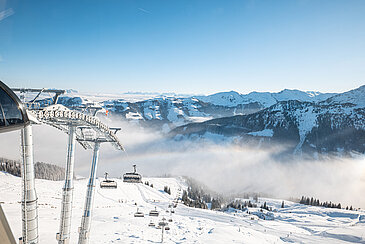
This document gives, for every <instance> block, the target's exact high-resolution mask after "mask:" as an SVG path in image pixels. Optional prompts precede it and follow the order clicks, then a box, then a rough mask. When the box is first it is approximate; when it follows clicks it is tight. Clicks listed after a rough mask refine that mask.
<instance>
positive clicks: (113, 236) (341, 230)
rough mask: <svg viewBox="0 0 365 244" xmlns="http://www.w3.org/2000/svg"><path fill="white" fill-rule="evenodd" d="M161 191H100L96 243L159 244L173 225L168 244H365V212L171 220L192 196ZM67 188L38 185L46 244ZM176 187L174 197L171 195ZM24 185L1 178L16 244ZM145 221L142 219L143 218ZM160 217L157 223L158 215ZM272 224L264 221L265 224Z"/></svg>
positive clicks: (295, 210)
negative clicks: (162, 224)
mask: <svg viewBox="0 0 365 244" xmlns="http://www.w3.org/2000/svg"><path fill="white" fill-rule="evenodd" d="M143 180H144V181H149V183H152V184H153V185H154V187H153V188H151V187H150V186H146V185H144V184H131V183H123V182H122V181H121V180H116V181H117V183H118V188H117V189H100V188H99V183H100V182H99V181H97V187H96V191H95V201H94V214H93V222H92V230H91V235H90V243H159V242H160V241H161V229H157V228H154V227H149V226H148V224H149V223H150V221H152V222H153V223H155V224H156V225H158V222H159V221H160V220H161V219H162V217H165V218H166V219H167V220H168V219H170V218H171V219H172V220H173V222H168V223H169V227H170V230H167V231H165V233H164V238H165V242H166V243H255V244H257V243H349V242H352V243H365V212H363V211H348V210H339V209H328V208H321V207H311V206H305V205H300V204H297V203H293V202H289V201H285V208H281V207H280V206H281V202H282V201H281V200H273V199H259V201H260V202H259V203H258V206H260V205H261V204H262V203H263V202H264V201H266V202H267V205H268V206H269V207H272V208H273V210H274V211H272V212H269V213H268V212H267V211H265V210H264V212H263V213H261V212H260V210H259V209H257V208H250V209H249V211H250V213H251V214H247V213H246V212H242V211H236V210H234V209H229V210H227V211H225V212H218V211H212V210H203V209H196V208H190V207H186V206H185V205H183V204H181V203H179V204H178V206H177V208H174V210H175V213H168V212H166V210H168V209H169V208H168V205H169V204H171V203H172V201H173V200H174V198H176V197H177V196H179V195H181V191H182V190H183V189H186V185H185V183H184V181H183V179H180V178H177V179H175V178H148V179H147V178H145V179H143ZM86 184H87V180H86V179H81V180H76V181H75V192H74V208H73V218H72V235H71V242H70V243H76V242H77V239H78V233H77V229H78V227H79V226H80V221H81V214H82V210H83V204H84V196H85V193H86ZM62 185H63V183H62V182H60V181H58V182H57V181H47V180H36V187H37V194H38V198H39V200H38V205H39V231H40V233H39V234H40V243H56V238H55V237H56V232H58V228H59V217H60V205H61V188H62ZM164 186H169V187H170V189H171V195H168V194H167V193H164V192H163V187H164ZM20 193H21V179H20V178H19V177H15V176H12V175H10V174H6V173H3V172H0V201H1V202H3V203H2V206H3V208H4V211H5V214H6V215H7V218H8V221H9V222H10V225H11V227H12V229H13V231H14V235H15V236H16V237H20V235H21V206H20V202H19V201H20V196H21V194H20ZM137 207H138V208H139V210H140V211H142V212H144V214H145V217H144V218H136V217H134V213H135V212H136V210H137ZM155 207H156V208H157V210H158V211H159V212H160V216H159V217H150V216H148V213H149V211H150V210H153V209H154V208H155ZM262 215H265V216H266V219H269V218H270V216H271V217H273V218H274V220H263V219H261V218H259V217H258V216H261V217H263V216H262Z"/></svg>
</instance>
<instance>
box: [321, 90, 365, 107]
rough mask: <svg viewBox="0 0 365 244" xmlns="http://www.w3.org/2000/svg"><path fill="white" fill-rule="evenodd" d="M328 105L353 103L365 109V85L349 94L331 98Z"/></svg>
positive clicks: (345, 93)
mask: <svg viewBox="0 0 365 244" xmlns="http://www.w3.org/2000/svg"><path fill="white" fill-rule="evenodd" d="M326 103H328V104H346V103H352V104H354V105H356V107H359V108H363V107H365V85H363V86H360V87H359V88H357V89H353V90H351V91H348V92H344V93H341V94H338V95H336V96H333V97H331V98H329V99H328V100H327V101H326Z"/></svg>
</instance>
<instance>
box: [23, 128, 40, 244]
mask: <svg viewBox="0 0 365 244" xmlns="http://www.w3.org/2000/svg"><path fill="white" fill-rule="evenodd" d="M21 148H22V158H23V163H22V188H23V191H22V235H23V236H22V238H20V239H21V243H24V244H37V243H38V205H37V201H38V198H37V193H36V190H35V185H34V162H33V137H32V126H31V125H27V126H25V127H24V128H23V129H22V130H21Z"/></svg>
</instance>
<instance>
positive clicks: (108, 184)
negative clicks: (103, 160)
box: [100, 172, 117, 189]
mask: <svg viewBox="0 0 365 244" xmlns="http://www.w3.org/2000/svg"><path fill="white" fill-rule="evenodd" d="M100 188H113V189H115V188H117V182H115V181H114V180H109V179H108V173H107V172H105V180H103V181H102V182H101V183H100Z"/></svg>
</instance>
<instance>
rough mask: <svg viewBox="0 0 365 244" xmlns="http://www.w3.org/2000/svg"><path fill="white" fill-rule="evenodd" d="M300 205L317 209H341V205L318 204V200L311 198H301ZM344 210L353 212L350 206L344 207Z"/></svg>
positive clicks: (331, 203) (330, 203)
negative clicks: (316, 207) (317, 207)
mask: <svg viewBox="0 0 365 244" xmlns="http://www.w3.org/2000/svg"><path fill="white" fill-rule="evenodd" d="M299 203H300V204H304V205H310V206H319V207H325V208H338V209H342V206H341V203H338V204H335V203H333V202H331V201H330V202H327V201H326V202H320V201H319V199H315V198H313V197H305V196H302V198H301V199H300V201H299ZM346 210H353V208H352V206H350V207H348V206H347V207H346Z"/></svg>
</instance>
